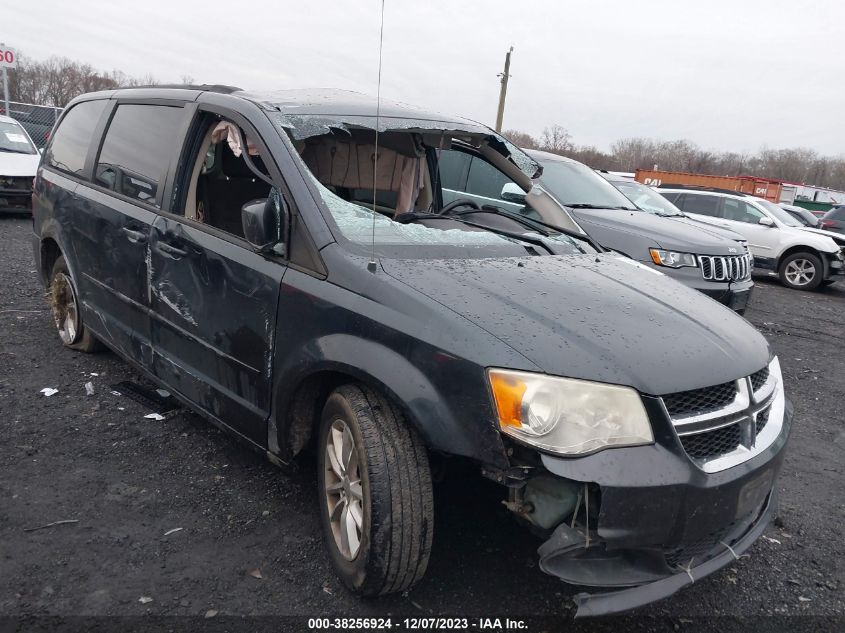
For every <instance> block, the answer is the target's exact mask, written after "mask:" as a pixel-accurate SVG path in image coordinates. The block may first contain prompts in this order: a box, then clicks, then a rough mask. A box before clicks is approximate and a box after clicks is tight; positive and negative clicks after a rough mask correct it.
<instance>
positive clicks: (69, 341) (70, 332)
mask: <svg viewBox="0 0 845 633" xmlns="http://www.w3.org/2000/svg"><path fill="white" fill-rule="evenodd" d="M49 297H50V309H51V311H52V313H53V322H54V323H55V324H56V330H58V333H59V338H60V339H61V340H62V343H63V344H64V345H65V347H69V348H70V349H74V350H77V351H80V352H95V351H97V350H99V349H100V344H99V341H97V339H96V338H94V335H93V334H91V330H89V329H88V328H87V327H85V324H84V323H83V322H82V314H81V312H80V310H79V298H78V296H77V294H76V287H75V286H74V285H73V279H72V278H71V276H70V271H69V270H68V267H67V263H66V262H65V258H64V257H63V256H62V257H59V258H58V259H57V260H56V263H55V264H53V270H52V272H51V274H50V293H49Z"/></svg>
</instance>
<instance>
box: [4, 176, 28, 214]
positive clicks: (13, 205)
mask: <svg viewBox="0 0 845 633" xmlns="http://www.w3.org/2000/svg"><path fill="white" fill-rule="evenodd" d="M2 179H3V178H2V176H0V180H2ZM9 180H14V181H21V182H14V183H13V184H12V185H11V186H0V213H32V187H31V185H30V184H29V183H30V182H31V181H32V178H31V177H30V178H29V179H27V178H17V177H16V178H14V179H9Z"/></svg>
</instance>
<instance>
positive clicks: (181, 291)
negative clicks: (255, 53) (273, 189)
mask: <svg viewBox="0 0 845 633" xmlns="http://www.w3.org/2000/svg"><path fill="white" fill-rule="evenodd" d="M224 123H229V122H228V121H226V120H225V119H223V118H221V117H219V116H217V115H211V114H209V113H203V112H202V111H200V112H199V113H198V115H197V121H196V122H195V125H194V126H193V131H192V132H191V134H190V135H189V139H188V141H187V143H188V147H193V148H194V149H193V150H192V151H188V152H187V154H186V155H187V156H188V160H186V161H184V163H183V165H184V168H183V171H184V172H185V173H184V174H183V175H182V178H181V179H179V180H177V182H180V183H182V184H183V185H184V186H182V187H180V188H179V190H181V191H182V192H183V194H182V196H181V199H180V200H177V201H176V202H174V206H173V208H172V209H171V213H169V214H167V215H163V216H162V217H159V218H157V219H156V221H155V222H154V224H153V227H152V233H151V236H150V292H151V308H152V316H153V321H152V341H153V349H154V356H153V367H154V371H155V374H156V375H157V376H158V377H159V378H160V379H161V380H162V381H163V382H164V383H166V384H168V385H170V386H171V387H172V388H173V389H174V390H176V391H177V392H179V393H180V394H181V395H183V396H185V397H187V398H188V399H190V400H191V401H192V402H194V403H195V404H196V405H197V406H198V407H200V408H202V409H203V410H204V411H205V412H206V413H208V414H210V415H211V416H213V417H214V418H216V419H217V420H219V421H221V422H223V423H224V424H226V425H228V426H231V427H232V428H234V429H235V430H237V431H238V432H240V433H241V434H243V435H245V436H246V437H248V438H249V439H251V440H253V441H254V442H256V443H259V444H262V445H264V444H265V443H266V439H267V428H266V420H267V417H268V415H269V411H270V394H271V378H272V376H271V368H272V355H273V343H274V341H273V335H274V330H275V325H276V309H277V304H278V300H279V288H280V286H281V281H282V277H283V275H284V272H285V270H286V267H285V265H284V262H283V261H282V260H280V259H279V258H278V257H276V256H274V255H261V254H259V253H257V252H256V250H255V249H254V248H253V247H252V246H251V245H250V244H249V243H248V242H247V241H246V240H245V239H244V238H243V230H242V228H241V222H240V217H241V207H242V206H243V204H244V203H246V202H249V201H251V200H255V199H261V198H266V197H267V196H268V195H269V192H270V185H269V184H267V183H266V182H264V181H263V180H262V179H261V178H258V177H256V175H255V174H254V173H252V172H251V171H250V169H249V168H248V166H247V165H246V163H245V162H244V158H243V156H242V155H241V156H236V155H235V153H234V152H233V150H232V147H231V146H230V143H229V139H231V138H235V139H237V133H235V135H234V136H232V135H231V134H230V131H229V130H228V129H226V126H225V125H223V126H221V124H224ZM215 130H217V131H216V132H215ZM250 134H254V133H253V132H251V130H250V131H246V133H245V134H244V136H242V138H246V139H248V142H249V143H250V146H251V151H254V152H256V153H255V155H254V156H252V157H251V159H252V162H253V165H259V166H263V165H264V164H265V162H264V161H263V160H262V159H264V158H266V154H265V153H264V150H263V145H262V150H261V153H260V154H259V153H258V152H259V150H256V149H255V145H254V143H257V137H256V136H250Z"/></svg>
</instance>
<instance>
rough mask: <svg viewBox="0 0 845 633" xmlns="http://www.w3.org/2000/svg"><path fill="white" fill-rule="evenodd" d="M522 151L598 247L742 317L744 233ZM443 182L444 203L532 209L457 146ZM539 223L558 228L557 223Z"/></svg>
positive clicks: (746, 267) (444, 157) (747, 290)
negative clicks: (632, 197)
mask: <svg viewBox="0 0 845 633" xmlns="http://www.w3.org/2000/svg"><path fill="white" fill-rule="evenodd" d="M526 153H527V154H529V155H530V156H531V157H532V158H533V159H535V160H536V161H537V162H538V163H540V165H542V167H543V173H542V176H541V178H540V180H539V184H540V186H541V187H542V188H544V189H545V190H546V191H548V192H549V193H550V194H551V195H552V196H554V197H555V198H556V199H557V200H558V201H559V202H560V203H562V204H563V205H564V206H565V207H566V208H567V209H568V210H569V213H570V214H571V215H572V217H574V218H575V220H576V221H577V222H578V224H579V226H580V227H581V228H582V229H583V230H584V231H585V232H586V233H587V234H588V235H589V236H590V237H592V238H593V239H594V240H595V241H596V242H598V243H599V244H600V245H601V246H603V247H605V248H608V249H611V250H614V251H617V252H619V253H622V254H623V255H627V256H628V257H630V258H631V259H632V260H634V261H636V262H639V263H640V264H642V265H644V266H648V267H649V268H650V269H652V270H657V271H660V272H661V273H664V274H666V275H668V276H670V277H672V278H674V279H677V280H678V281H680V282H682V283H683V284H685V285H687V286H690V287H692V288H695V289H696V290H699V291H701V292H703V293H704V294H706V295H708V296H709V297H712V298H713V299H716V300H717V301H719V302H721V303H723V304H725V305H727V306H728V307H730V308H732V309H733V310H735V311H737V312H738V313H740V314H742V313H744V312H745V308H746V306H747V305H748V299H749V297H750V294H751V289H752V288H753V286H754V283H753V281H752V280H751V269H752V265H753V259H752V257H751V254H750V253H749V251H748V246H747V242H746V241H745V239H744V238H743V237H742V236H741V235H739V234H738V233H734V232H733V231H729V230H724V229H720V228H716V227H713V226H708V225H706V224H704V223H701V222H696V221H694V220H690V219H688V218H686V217H685V216H684V214H683V213H681V212H680V211H679V210H677V209H675V208H674V207H672V205H671V204H668V201H666V200H665V199H663V198H662V197H661V196H660V195H659V194H658V193H657V192H653V193H654V196H655V197H656V198H658V199H659V200H662V201H663V204H664V207H663V208H662V209H658V208H655V203H651V206H646V205H645V204H639V203H637V202H632V201H631V200H629V199H628V198H626V197H625V196H624V195H623V194H622V193H620V192H619V191H618V190H617V189H616V188H615V187H614V186H612V185H611V184H609V183H608V182H607V181H606V180H605V179H604V178H602V177H601V176H599V175H598V174H597V173H596V172H595V171H593V170H592V169H590V168H589V167H587V166H586V165H583V164H581V163H579V162H577V161H574V160H572V159H569V158H565V157H563V156H558V155H557V154H551V153H548V152H541V151H535V150H526ZM440 177H441V179H442V187H443V201H444V203H448V202H451V201H454V200H459V199H472V200H474V201H475V202H476V203H478V204H479V205H481V206H482V207H484V206H485V205H486V206H488V207H498V208H501V209H504V210H506V211H510V212H512V213H518V214H521V215H525V214H526V213H528V212H530V211H531V210H530V208H529V207H526V205H525V195H524V192H523V191H522V190H521V189H520V188H519V187H518V186H517V185H516V184H515V183H513V182H511V181H510V180H509V179H508V178H506V177H504V175H503V174H501V173H500V172H496V171H494V170H492V169H490V168H489V167H488V166H487V164H486V163H484V162H483V161H482V160H481V159H480V158H479V157H474V156H473V154H472V152H470V151H467V150H464V149H463V148H461V147H460V146H459V145H458V144H457V143H453V144H452V149H450V150H443V151H442V152H441V156H440ZM634 184H636V183H634ZM629 197H630V196H629ZM638 199H639V198H637V200H638ZM543 219H544V220H545V221H547V222H550V223H551V224H556V221H555V218H550V217H547V218H543Z"/></svg>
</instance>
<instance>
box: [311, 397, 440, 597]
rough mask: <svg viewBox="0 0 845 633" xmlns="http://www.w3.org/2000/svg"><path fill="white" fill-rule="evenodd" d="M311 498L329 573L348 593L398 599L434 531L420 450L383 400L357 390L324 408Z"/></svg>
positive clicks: (415, 577) (417, 575) (423, 560)
mask: <svg viewBox="0 0 845 633" xmlns="http://www.w3.org/2000/svg"><path fill="white" fill-rule="evenodd" d="M318 441H319V444H318V453H319V467H318V493H319V503H320V514H321V517H322V524H323V537H324V540H325V543H326V549H327V550H328V552H329V557H330V558H331V561H332V565H333V566H334V568H335V571H336V572H337V574H338V576H339V577H340V578H341V580H342V581H343V583H344V584H345V585H346V586H347V587H348V588H349V589H350V590H352V591H354V592H355V593H358V594H361V595H364V596H378V595H382V594H387V593H393V592H397V591H404V590H406V589H408V588H409V587H411V586H412V585H414V584H415V583H416V582H417V581H419V580H420V579H421V578H422V576H423V574H424V573H425V570H426V567H427V566H428V558H429V554H430V552H431V539H432V534H433V527H434V507H433V501H432V491H431V472H430V470H429V463H428V455H427V454H426V450H425V446H424V445H423V443H422V442H421V440H420V439H419V437H418V436H417V434H416V432H415V431H414V429H412V428H411V427H410V426H408V425H407V424H406V422H405V420H404V418H403V416H402V414H401V413H400V412H399V410H398V409H397V408H396V407H395V406H393V404H392V403H391V402H389V401H388V400H387V399H386V398H385V397H383V396H382V395H380V394H378V393H376V392H375V391H373V390H371V389H369V388H367V387H364V386H362V385H354V384H349V385H343V386H341V387H338V388H337V389H336V390H335V391H334V392H332V394H331V395H330V396H329V398H328V399H327V401H326V404H325V407H324V408H323V414H322V419H321V422H320V433H319V438H318Z"/></svg>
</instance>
